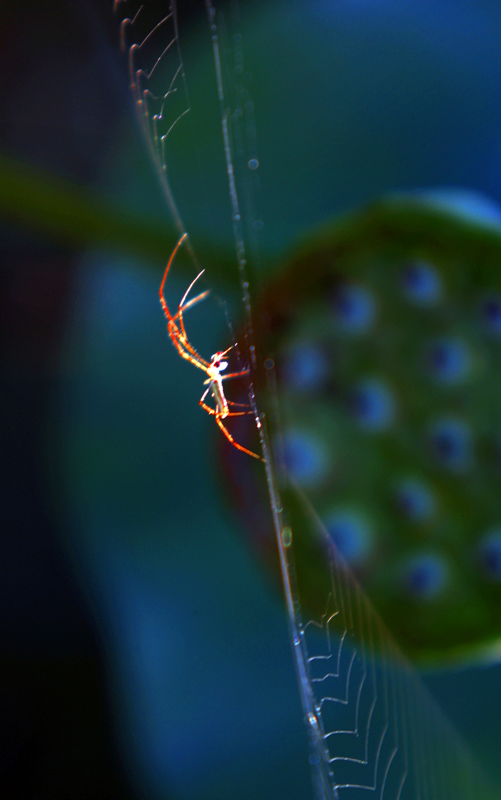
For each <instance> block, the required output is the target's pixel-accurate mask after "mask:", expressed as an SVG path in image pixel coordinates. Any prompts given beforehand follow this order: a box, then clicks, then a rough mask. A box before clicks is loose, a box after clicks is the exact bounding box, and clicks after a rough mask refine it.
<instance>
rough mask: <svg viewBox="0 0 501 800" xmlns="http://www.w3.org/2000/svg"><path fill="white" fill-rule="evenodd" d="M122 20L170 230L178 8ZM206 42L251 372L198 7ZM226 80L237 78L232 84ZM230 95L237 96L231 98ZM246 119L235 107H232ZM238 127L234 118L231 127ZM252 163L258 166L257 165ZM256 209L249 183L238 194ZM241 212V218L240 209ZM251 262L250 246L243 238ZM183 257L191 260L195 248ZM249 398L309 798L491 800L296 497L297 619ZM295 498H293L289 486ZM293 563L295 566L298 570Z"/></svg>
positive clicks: (232, 174) (246, 123)
mask: <svg viewBox="0 0 501 800" xmlns="http://www.w3.org/2000/svg"><path fill="white" fill-rule="evenodd" d="M115 7H116V9H117V11H118V13H120V14H121V15H122V16H123V21H122V24H121V36H122V46H123V48H124V50H126V51H127V53H128V63H129V75H130V84H131V91H132V93H133V96H134V99H135V102H136V105H137V109H138V114H139V118H140V121H141V125H142V128H143V131H144V133H145V137H146V140H147V143H148V147H149V149H150V152H151V155H152V158H153V160H154V162H155V164H156V167H157V171H158V172H159V174H160V175H161V176H162V185H163V188H164V192H165V196H166V199H167V202H168V204H169V208H170V210H171V213H172V216H173V219H174V222H175V225H176V227H177V229H178V231H179V233H183V232H184V226H183V222H182V219H181V216H180V214H179V211H178V208H177V206H176V202H175V199H174V197H173V195H172V192H171V188H170V182H169V173H168V164H169V159H170V154H169V150H168V147H169V138H170V137H171V135H172V132H173V131H174V130H175V129H176V128H178V127H179V126H182V125H183V124H184V122H185V118H186V117H187V116H188V115H189V112H190V110H191V105H190V101H189V95H188V91H187V86H186V78H185V71H184V66H183V60H182V54H181V46H180V37H179V30H178V22H177V14H176V5H175V3H173V2H171V3H168V4H163V5H162V6H161V9H163V13H162V12H158V13H157V9H158V5H157V4H153V5H149V4H144V5H143V4H140V3H134V2H126V0H116V2H115ZM205 10H206V14H207V20H208V36H209V37H210V40H211V45H212V52H213V59H214V72H215V78H216V85H217V97H215V98H214V102H215V103H218V104H219V113H220V119H221V137H222V148H223V150H224V159H225V164H226V172H227V181H228V193H229V199H230V207H231V214H232V220H231V221H232V227H233V238H234V246H235V254H236V260H237V267H238V271H239V278H240V286H241V296H242V303H243V309H244V313H245V321H246V338H247V342H246V345H247V352H248V357H249V362H250V364H251V367H252V371H253V370H254V369H255V368H256V357H255V349H254V344H253V335H252V315H251V312H252V306H251V297H250V293H249V282H248V280H247V277H246V267H247V259H246V245H245V237H244V231H243V225H242V211H241V207H240V200H239V190H240V189H239V185H238V180H237V176H238V174H239V172H238V164H236V163H235V154H234V149H235V142H236V143H237V144H238V147H239V148H240V150H241V152H242V153H243V154H244V155H245V157H246V159H248V158H250V157H252V158H254V159H255V156H256V153H257V148H256V129H255V123H254V109H253V106H252V102H251V101H250V100H249V98H247V102H246V103H245V107H246V111H247V114H244V113H240V114H239V115H236V114H232V109H231V108H230V106H229V104H228V100H227V92H226V86H225V81H226V80H227V79H226V76H225V73H224V68H223V67H224V64H223V60H222V57H221V49H220V43H219V31H218V16H217V9H216V6H215V5H214V3H213V2H212V0H205ZM241 42H242V39H241V36H240V34H239V33H236V34H234V36H233V47H234V56H235V62H238V66H239V67H240V71H241V67H242V60H243V50H242V47H241ZM233 78H234V79H235V76H233ZM237 95H238V92H237ZM240 111H243V109H240ZM238 119H240V122H238ZM256 163H257V161H256ZM246 189H247V198H248V203H247V205H248V207H249V208H250V207H254V205H255V198H254V197H253V191H252V190H253V186H252V184H249V185H248V186H247V187H246ZM249 213H250V212H249ZM252 246H253V254H254V257H256V253H257V245H256V242H255V241H254V242H252ZM192 258H193V260H194V262H195V263H196V259H195V256H194V254H193V252H192ZM273 366H274V365H273V362H272V360H271V359H268V361H267V362H266V365H265V367H266V369H265V371H266V387H267V395H268V398H267V402H268V419H269V422H270V423H271V426H272V427H273V428H274V430H275V433H276V436H277V440H278V431H279V426H280V415H279V410H278V408H279V404H278V399H277V398H278V387H277V385H276V379H275V372H274V368H273ZM250 400H251V403H252V406H253V408H254V412H255V418H256V423H257V425H258V429H259V435H260V440H261V446H262V452H263V455H264V457H265V460H266V464H265V470H266V480H267V485H268V492H269V498H270V504H271V512H272V516H273V524H274V528H275V533H276V541H277V547H278V553H279V560H280V567H281V573H282V581H283V588H284V594H285V603H286V609H287V617H288V625H289V632H290V639H291V644H292V652H293V658H294V663H295V667H296V675H297V680H298V688H299V692H300V697H301V703H302V707H303V713H304V721H305V724H306V728H307V731H308V737H309V744H310V766H311V772H312V777H313V784H314V792H315V796H316V798H317V800H328V798H330V799H331V800H364V799H366V798H378V800H473V798H475V800H491V799H492V800H495V798H497V797H499V794H498V793H497V792H496V791H495V789H494V788H493V787H491V786H490V784H489V783H488V781H487V779H486V778H485V777H484V776H483V775H482V774H481V772H480V770H479V769H478V767H477V765H476V764H475V763H474V761H473V759H472V757H471V755H470V753H469V751H468V749H467V747H466V746H465V745H464V743H463V742H462V741H461V740H460V739H459V737H458V736H457V734H456V732H455V731H454V730H453V729H452V727H451V726H450V724H449V723H448V721H447V720H446V719H445V717H444V715H443V714H442V712H441V711H440V709H439V708H438V706H437V705H436V703H435V702H434V701H433V699H432V698H431V696H430V694H429V693H428V691H427V690H426V688H425V687H424V685H423V684H422V682H421V681H420V679H419V677H418V676H417V675H416V673H415V672H414V671H413V670H412V668H411V667H410V665H409V664H407V662H406V661H405V659H404V658H403V657H402V655H401V653H400V652H399V650H398V647H397V645H396V644H395V642H394V641H393V640H392V638H391V636H390V635H389V633H388V631H387V630H386V628H385V626H384V624H383V623H382V622H381V620H380V619H379V618H378V616H377V615H376V613H375V612H374V610H373V608H372V607H371V606H370V604H369V602H368V600H367V598H366V596H365V595H364V593H363V591H362V590H361V588H360V586H359V585H358V583H357V582H356V581H355V579H354V578H353V576H352V575H351V573H350V570H349V568H348V567H347V566H346V565H345V564H344V562H343V561H342V559H341V557H340V555H339V553H338V552H337V551H336V548H335V546H334V544H333V543H332V541H331V540H330V539H329V537H328V536H327V534H326V532H325V530H324V529H323V528H322V526H321V525H320V523H318V522H317V520H316V517H315V514H314V511H313V510H312V509H311V508H310V507H309V506H308V504H307V502H306V500H304V499H303V498H302V497H300V495H299V493H298V492H297V493H296V502H297V505H298V508H301V514H302V515H303V521H306V523H307V524H308V526H309V528H310V531H311V540H312V542H313V543H314V547H315V548H316V549H317V550H318V554H319V558H318V563H319V564H321V567H319V570H320V569H321V571H322V572H323V574H322V575H320V574H319V584H320V585H322V586H325V607H324V612H323V614H321V616H320V617H318V618H308V617H306V616H305V618H304V619H305V620H306V621H304V620H303V618H302V613H301V596H302V591H301V585H300V580H299V578H298V576H299V575H300V569H298V570H297V571H296V567H295V564H294V532H293V530H291V528H290V526H289V524H288V519H287V514H286V512H284V510H283V508H282V501H281V499H280V488H279V487H280V486H282V485H284V483H286V481H287V477H286V475H285V474H284V469H283V465H282V464H281V459H280V457H279V448H277V452H276V453H275V455H274V456H272V453H271V449H270V446H269V443H268V439H267V433H266V430H265V428H264V427H263V426H261V423H260V417H259V415H258V412H257V406H256V398H255V395H254V391H253V388H252V384H251V385H250ZM292 492H293V493H294V490H292ZM297 566H298V567H299V566H300V565H299V564H298V565H297Z"/></svg>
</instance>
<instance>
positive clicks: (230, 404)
mask: <svg viewBox="0 0 501 800" xmlns="http://www.w3.org/2000/svg"><path fill="white" fill-rule="evenodd" d="M226 402H227V403H228V405H229V406H240V408H249V409H250V405H249V403H235V402H234V401H233V400H228V399H227V400H226ZM249 413H254V412H249Z"/></svg>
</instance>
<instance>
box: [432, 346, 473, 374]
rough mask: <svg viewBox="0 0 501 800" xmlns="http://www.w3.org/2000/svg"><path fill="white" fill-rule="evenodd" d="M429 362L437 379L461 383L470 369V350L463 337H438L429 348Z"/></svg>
mask: <svg viewBox="0 0 501 800" xmlns="http://www.w3.org/2000/svg"><path fill="white" fill-rule="evenodd" d="M427 363H428V367H429V369H430V372H431V373H432V375H433V377H434V378H435V380H437V381H439V382H440V383H444V384H455V383H460V382H461V381H463V380H464V379H465V378H466V377H467V375H468V372H469V370H470V364H471V357H470V350H469V348H468V345H467V344H466V342H463V341H462V340H461V339H452V338H451V339H438V340H437V341H435V342H433V343H432V344H431V345H430V346H429V348H428V357H427Z"/></svg>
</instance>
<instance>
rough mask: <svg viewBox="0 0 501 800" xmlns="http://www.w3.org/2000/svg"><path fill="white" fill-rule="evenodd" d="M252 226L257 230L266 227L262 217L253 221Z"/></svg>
mask: <svg viewBox="0 0 501 800" xmlns="http://www.w3.org/2000/svg"><path fill="white" fill-rule="evenodd" d="M252 227H253V228H254V230H255V231H262V230H263V228H264V222H263V220H262V219H255V220H254V222H253V223H252Z"/></svg>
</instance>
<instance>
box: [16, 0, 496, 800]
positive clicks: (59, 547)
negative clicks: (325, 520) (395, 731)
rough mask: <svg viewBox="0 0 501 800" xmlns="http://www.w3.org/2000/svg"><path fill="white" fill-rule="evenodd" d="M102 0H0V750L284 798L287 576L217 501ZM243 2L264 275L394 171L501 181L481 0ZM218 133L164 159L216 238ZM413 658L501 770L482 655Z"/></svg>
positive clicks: (166, 790)
mask: <svg viewBox="0 0 501 800" xmlns="http://www.w3.org/2000/svg"><path fill="white" fill-rule="evenodd" d="M109 5H111V3H110V4H108V2H96V3H91V2H84V1H83V0H78V1H77V2H72V3H67V2H63V1H62V0H50V1H49V2H46V3H43V4H37V3H30V2H26V3H25V2H19V3H16V4H14V3H10V4H8V3H6V2H4V3H3V4H2V19H3V22H2V49H1V51H0V59H1V63H2V76H3V79H2V85H1V89H0V91H1V93H2V113H1V115H0V120H1V121H0V147H1V154H2V164H1V166H2V174H1V175H0V185H2V186H3V189H2V190H1V191H0V194H1V208H2V219H1V222H0V226H1V227H0V230H1V248H2V258H1V267H0V269H1V272H0V274H1V281H2V289H3V291H2V296H1V300H0V302H1V306H0V321H1V331H2V345H3V352H2V364H1V369H2V390H1V402H2V442H3V452H2V474H3V481H2V493H3V500H2V511H3V513H2V523H3V524H2V549H1V559H0V569H1V572H0V598H1V604H2V607H1V619H2V636H1V637H0V640H1V647H2V654H1V666H2V675H3V679H2V682H1V691H0V709H1V712H2V713H1V719H2V723H1V736H2V738H1V742H2V744H1V755H0V765H1V769H2V778H3V782H4V784H5V785H6V786H8V787H9V794H8V796H9V797H23V798H24V797H40V798H45V797H51V798H54V797H63V798H64V797H72V798H77V797H82V798H83V797H93V798H100V797H103V798H104V797H106V798H109V797H117V798H119V797H120V798H121V797H123V798H126V797H142V798H149V797H151V798H191V797H203V798H216V797H218V798H220V797H234V798H239V799H241V800H246V798H251V797H252V798H254V797H256V796H259V797H261V798H263V800H265V799H266V798H272V797H282V796H287V797H289V798H298V799H299V798H305V797H309V796H311V788H310V782H309V781H310V779H309V774H308V765H307V754H306V737H305V736H304V733H303V730H302V722H301V711H300V705H299V701H298V697H297V691H296V687H295V679H294V672H293V666H292V662H291V658H290V652H289V646H288V642H287V631H286V624H285V617H284V612H283V608H282V605H281V599H280V596H279V593H278V592H277V591H276V590H275V588H274V587H273V586H271V585H270V584H269V583H268V581H267V579H266V578H265V577H264V575H263V573H262V572H261V571H260V568H259V565H258V564H257V563H256V562H255V561H254V560H252V558H250V556H249V549H248V546H247V543H246V541H245V538H244V536H243V535H242V526H241V523H240V522H239V521H238V519H237V518H236V516H235V514H234V512H233V511H232V510H231V509H230V508H229V507H228V505H227V502H226V500H225V496H224V487H223V486H222V485H221V480H222V479H221V473H220V472H219V470H218V464H217V459H216V455H215V453H216V449H215V446H214V441H215V437H216V436H217V435H218V433H217V432H216V431H215V430H214V426H213V425H212V424H211V421H210V420H208V419H207V418H206V416H205V415H204V414H203V413H202V412H201V411H200V410H199V408H198V402H197V401H198V398H199V395H200V381H199V376H198V375H195V374H193V372H194V371H193V370H189V369H188V368H187V367H186V365H185V364H183V363H179V362H180V359H177V358H175V357H174V356H175V354H174V352H173V349H172V347H171V345H170V343H169V341H168V338H167V336H166V332H165V326H164V324H163V320H162V316H161V313H160V310H159V307H158V300H157V290H158V283H159V276H160V275H161V272H162V266H163V263H164V261H165V260H166V257H167V256H168V254H169V246H170V244H171V243H172V241H173V240H174V238H175V236H174V234H173V232H172V228H171V221H170V219H169V216H168V213H167V211H166V208H165V205H164V201H163V197H162V193H161V190H160V187H159V183H158V180H157V178H156V176H155V174H154V171H153V169H152V167H151V165H150V163H149V161H148V156H147V152H146V148H145V146H144V142H143V140H142V138H141V136H140V134H139V131H138V127H137V125H136V122H135V118H134V114H133V109H132V104H131V100H130V97H129V92H128V87H127V78H126V69H125V64H124V63H123V61H122V60H121V59H120V57H119V54H118V33H117V25H116V21H114V19H113V15H112V13H111V8H110V7H109ZM179 5H180V7H181V6H182V7H183V12H182V14H181V17H182V22H183V28H182V29H181V46H182V47H183V52H184V53H185V58H186V71H187V79H188V85H189V88H190V90H191V91H192V104H193V106H194V107H195V105H196V106H197V108H198V109H199V110H198V112H197V113H198V114H199V117H198V119H200V118H201V119H202V120H203V119H204V118H205V115H207V117H209V116H211V115H212V117H216V118H217V114H218V109H217V103H216V100H215V98H214V97H213V96H212V95H211V94H210V92H209V91H205V83H204V81H205V80H206V75H207V74H208V73H207V63H209V62H208V61H207V58H208V55H207V53H208V49H207V47H208V39H209V35H208V29H207V25H206V23H205V18H204V10H203V8H200V7H199V5H197V4H195V3H192V2H190V3H183V2H182V0H181V2H180V4H179ZM225 8H226V6H225ZM225 8H224V9H223V10H225ZM227 13H228V14H230V13H231V8H228V9H227ZM240 14H241V22H240V29H241V31H242V34H243V51H244V54H245V60H246V64H247V69H248V80H249V87H250V88H249V91H251V94H252V97H253V100H254V104H255V115H256V124H257V134H258V145H259V159H260V164H261V166H260V176H261V177H260V180H261V186H260V193H259V202H260V208H259V214H260V217H261V218H262V220H263V221H264V228H263V230H262V232H261V236H260V238H261V246H262V252H263V274H262V276H261V277H262V280H263V282H264V281H265V280H266V278H267V274H268V272H269V273H270V274H271V272H272V271H273V270H274V269H275V265H276V264H277V263H278V260H279V258H280V256H281V255H282V254H283V253H284V252H285V251H286V250H288V249H290V248H292V247H293V244H294V242H295V240H297V238H298V237H300V236H301V235H302V234H304V232H305V231H306V230H307V229H308V228H309V227H310V226H312V225H314V224H316V223H318V222H320V221H322V220H324V219H326V218H328V217H330V216H332V215H334V214H337V213H340V212H341V211H346V210H348V209H353V208H356V207H358V206H360V205H361V204H363V203H365V202H367V201H369V200H372V199H374V198H376V197H378V196H381V195H383V194H385V193H386V192H388V191H395V190H398V191H402V190H405V191H413V190H416V189H422V188H435V187H446V188H448V189H456V188H460V189H468V190H470V191H474V192H478V193H481V194H482V195H485V196H487V197H488V198H490V200H491V201H492V202H493V203H500V204H501V186H500V177H501V103H500V87H501V63H500V62H501V51H500V49H499V38H500V37H499V34H500V33H501V8H500V7H499V4H498V3H497V2H496V0H481V2H478V0H477V1H474V0H463V2H450V1H449V2H446V0H433V2H432V0H429V2H423V0H420V1H419V2H418V0H406V2H403V3H397V2H393V1H391V0H378V1H377V2H376V0H374V1H373V2H371V0H365V2H364V1H362V0H359V1H358V2H353V1H351V0H350V1H349V0H342V2H338V3H332V2H326V1H325V0H324V1H322V2H321V1H320V0H319V1H318V2H313V3H308V4H307V5H305V4H304V3H299V2H292V3H291V2H287V3H285V2H277V3H273V4H265V3H262V4H260V3H241V6H240ZM209 84H210V81H209ZM197 85H198V87H199V88H198V89H197ZM200 87H201V88H200ZM210 88H211V87H210V85H209V89H210ZM213 88H214V86H212V89H213ZM203 103H205V104H206V106H205V105H203ZM206 108H207V110H206ZM216 127H217V126H216ZM217 133H218V132H217V130H216V129H215V128H214V127H213V126H211V125H209V124H208V126H207V130H205V128H201V129H200V130H199V141H201V142H202V143H203V146H204V149H203V150H202V153H201V158H197V159H191V158H190V155H189V153H187V154H184V153H183V151H180V154H179V162H178V167H177V171H176V187H175V188H176V191H177V192H178V193H179V195H180V196H179V201H180V205H181V206H182V209H183V213H184V214H185V216H186V217H187V220H186V222H187V227H188V229H189V230H190V233H191V232H193V234H194V236H195V237H196V236H197V235H199V236H200V237H202V238H203V237H209V238H210V240H211V243H212V247H213V249H214V251H215V252H216V253H217V250H218V247H219V246H221V247H224V243H225V241H226V238H225V237H227V233H228V229H229V228H228V225H229V222H228V198H227V193H226V191H225V188H224V180H222V181H218V179H217V176H216V179H215V181H214V182H213V178H212V176H211V175H210V165H211V164H212V163H213V162H212V157H211V153H212V152H215V151H217V149H218V148H219V146H220V144H219V139H218V135H217ZM20 163H21V164H22V165H25V166H26V168H27V169H26V171H23V170H21V167H20ZM49 176H52V177H49ZM54 178H56V179H58V180H56V182H55V183H54ZM200 184H204V185H206V187H208V188H206V190H205V191H206V192H207V194H208V200H207V201H206V202H205V205H204V204H202V203H201V202H200V197H201V194H200V191H201V190H200ZM13 186H16V187H17V189H16V190H14V189H13ZM218 187H219V188H218ZM37 192H38V193H39V194H38V195H37ZM23 193H24V195H25V197H24V199H25V202H24V203H23ZM208 207H210V214H209V212H208V211H207V208H208ZM99 220H101V222H103V221H104V225H102V226H101V227H100V226H99V224H98V221H99ZM134 221H135V222H134ZM133 224H135V225H136V226H137V227H136V228H135V229H134V230H133V229H132V228H133ZM103 227H104V228H105V230H103ZM164 236H165V239H163V237H164ZM106 239H108V241H106ZM141 252H142V253H143V256H142V257H141V255H140V253H141ZM216 277H217V276H216ZM219 283H220V284H224V280H223V279H222V278H221V279H220V280H219ZM183 285H184V281H183V279H180V280H179V282H178V283H177V284H176V282H175V281H174V285H173V289H174V290H175V289H176V288H178V289H181V288H182V286H183ZM229 299H230V302H231V297H230V298H229ZM210 311H211V309H210V308H207V309H202V308H201V309H200V313H197V316H196V318H195V317H194V318H193V322H192V325H191V336H192V338H193V340H194V341H196V342H203V343H204V352H206V353H211V352H213V351H214V350H216V349H217V348H218V347H220V346H221V343H222V342H224V341H226V337H227V328H226V325H225V320H224V318H222V317H221V316H218V317H216V318H215V319H214V317H213V316H212V315H211V313H210ZM235 322H238V319H237V318H236V319H235ZM425 680H426V681H427V683H428V684H429V685H430V687H431V689H432V691H433V692H434V693H435V695H436V696H437V698H438V699H439V701H440V703H441V704H442V706H443V707H444V709H445V711H446V713H447V714H448V715H449V716H450V718H451V719H452V721H453V722H455V723H456V725H457V726H458V728H459V729H460V731H461V733H462V734H463V735H464V737H465V738H466V739H467V741H468V743H469V744H470V746H471V747H472V749H473V750H474V751H475V752H476V753H477V755H478V756H479V758H480V760H481V761H482V762H483V763H484V764H485V765H486V766H487V767H488V768H490V769H491V770H493V771H494V772H496V770H497V773H498V776H499V774H500V771H499V770H500V768H499V764H498V763H497V757H498V749H499V748H498V742H499V719H500V713H501V691H500V686H501V670H500V667H499V666H498V665H497V664H488V665H485V664H484V665H481V666H475V667H465V668H462V669H457V670H455V671H444V672H441V673H437V674H434V675H428V676H426V677H425Z"/></svg>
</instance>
